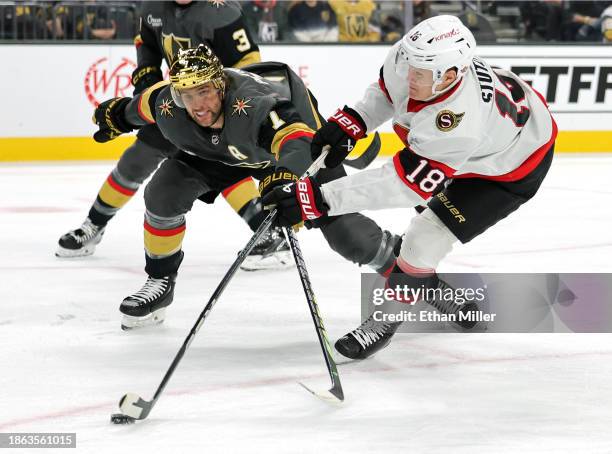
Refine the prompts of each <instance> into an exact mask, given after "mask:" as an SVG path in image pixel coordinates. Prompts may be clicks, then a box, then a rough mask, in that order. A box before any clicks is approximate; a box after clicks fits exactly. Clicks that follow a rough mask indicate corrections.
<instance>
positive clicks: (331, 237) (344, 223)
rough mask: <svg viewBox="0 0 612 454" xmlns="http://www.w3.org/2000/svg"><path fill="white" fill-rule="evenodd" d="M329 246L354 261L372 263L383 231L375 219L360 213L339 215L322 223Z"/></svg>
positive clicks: (361, 263) (360, 263)
mask: <svg viewBox="0 0 612 454" xmlns="http://www.w3.org/2000/svg"><path fill="white" fill-rule="evenodd" d="M321 231H322V232H323V236H324V237H325V239H326V240H327V242H328V244H329V246H330V247H331V248H332V250H334V251H335V252H337V253H338V254H340V255H341V256H342V257H344V258H345V259H347V260H350V261H351V262H353V263H358V264H359V265H364V264H368V263H370V262H371V261H372V260H373V259H374V257H375V256H376V253H377V251H378V249H379V246H380V243H381V239H382V238H383V232H382V230H381V229H380V227H378V225H376V223H375V222H374V221H372V220H371V219H369V218H366V217H365V216H363V215H360V214H348V215H343V216H338V217H337V218H335V219H333V220H332V221H331V222H329V223H325V224H323V225H321Z"/></svg>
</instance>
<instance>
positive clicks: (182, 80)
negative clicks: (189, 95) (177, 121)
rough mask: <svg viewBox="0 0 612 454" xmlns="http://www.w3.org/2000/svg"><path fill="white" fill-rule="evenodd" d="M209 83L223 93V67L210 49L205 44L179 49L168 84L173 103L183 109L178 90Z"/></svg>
mask: <svg viewBox="0 0 612 454" xmlns="http://www.w3.org/2000/svg"><path fill="white" fill-rule="evenodd" d="M208 82H211V83H212V84H213V86H214V87H215V88H217V89H218V90H221V92H222V93H223V92H224V91H225V81H224V79H223V65H222V64H221V61H219V59H218V58H217V56H216V55H215V54H214V52H213V51H212V49H211V48H210V47H208V46H206V45H205V44H200V45H199V46H198V47H195V48H189V49H180V50H179V51H178V55H177V57H176V60H175V61H174V63H173V64H172V66H171V67H170V83H171V85H172V87H171V88H172V97H173V98H174V102H175V103H176V104H177V105H178V106H179V107H183V103H182V101H181V100H180V95H179V92H180V90H185V89H188V88H195V87H199V86H200V85H204V84H205V83H208Z"/></svg>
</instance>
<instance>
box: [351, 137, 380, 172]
mask: <svg viewBox="0 0 612 454" xmlns="http://www.w3.org/2000/svg"><path fill="white" fill-rule="evenodd" d="M380 145H381V142H380V135H379V134H378V131H377V132H375V133H374V138H373V139H372V142H370V145H368V148H366V149H365V151H364V152H363V153H361V155H360V156H359V157H357V158H355V159H345V160H344V164H346V165H347V166H349V167H352V168H354V169H357V170H363V169H365V168H366V167H367V166H369V165H370V164H372V161H374V159H376V156H378V152H379V151H380Z"/></svg>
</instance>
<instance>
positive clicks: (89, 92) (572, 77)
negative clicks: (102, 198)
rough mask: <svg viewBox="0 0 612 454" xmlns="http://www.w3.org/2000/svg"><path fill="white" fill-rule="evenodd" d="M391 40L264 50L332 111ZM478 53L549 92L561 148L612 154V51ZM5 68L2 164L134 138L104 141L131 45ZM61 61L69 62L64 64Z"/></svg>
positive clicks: (18, 56)
mask: <svg viewBox="0 0 612 454" xmlns="http://www.w3.org/2000/svg"><path fill="white" fill-rule="evenodd" d="M387 51H388V46H379V45H374V46H339V45H330V46H328V45H325V46H314V45H300V46H295V45H294V46H292V45H278V46H262V49H261V52H262V56H263V58H264V59H266V60H280V61H284V62H287V63H289V64H290V65H291V67H292V68H293V69H294V71H295V72H296V73H298V74H299V75H300V76H301V77H302V78H303V80H304V81H305V82H306V84H307V85H308V87H309V88H310V89H311V91H312V92H313V93H314V94H315V96H316V97H317V99H318V101H319V107H320V110H321V112H322V114H323V115H325V116H327V115H330V114H331V113H332V112H333V111H334V110H335V109H336V108H337V107H339V106H342V105H344V104H349V105H350V104H352V103H354V102H355V101H357V100H358V99H360V97H361V96H362V94H363V92H364V89H365V88H366V87H367V85H368V84H370V83H373V82H376V81H377V78H378V71H379V68H380V66H381V65H382V62H383V61H384V59H385V56H386V53H387ZM478 54H479V55H480V56H482V57H484V58H486V59H487V60H488V61H489V62H490V63H491V64H493V65H495V66H499V67H502V68H507V69H511V70H513V71H514V72H516V73H518V74H519V75H521V77H523V78H524V79H525V80H527V81H529V82H531V83H532V85H533V87H534V88H536V89H537V90H538V91H539V92H540V93H542V94H543V95H544V96H545V97H546V99H547V101H548V103H549V105H550V108H551V111H552V112H553V114H554V116H555V119H556V120H557V123H558V125H559V129H560V133H559V138H558V141H557V146H556V151H557V152H589V153H592V152H611V151H612V130H611V128H610V124H612V47H610V46H482V47H480V48H479V51H478ZM0 57H1V58H2V59H3V61H15V62H21V63H20V64H19V65H14V66H12V68H11V71H3V72H1V73H0V82H2V86H4V87H10V88H8V89H7V90H5V93H4V98H5V99H6V98H8V103H6V102H5V105H8V106H10V110H9V112H10V113H9V114H7V115H3V121H2V122H0V161H25V160H28V161H31V160H82V159H114V158H116V157H118V156H119V155H120V154H121V152H122V151H123V150H124V149H125V148H126V146H127V145H128V144H129V143H131V141H133V140H134V138H133V136H126V137H122V138H120V139H117V140H115V141H113V142H111V143H108V144H104V145H98V144H95V143H94V142H93V140H92V139H91V138H90V136H91V134H93V132H94V126H93V124H92V123H91V115H92V112H93V108H94V105H95V104H96V103H97V102H100V101H103V100H105V99H108V98H111V97H115V96H131V94H132V90H131V85H130V75H131V73H132V71H133V70H134V68H135V66H136V63H135V52H134V49H133V47H132V46H128V45H106V44H101V45H4V46H2V47H0ZM58 63H59V64H58ZM380 131H381V135H382V138H383V150H382V154H383V155H392V154H394V153H395V152H397V151H398V150H399V149H401V148H402V145H401V143H400V141H399V139H398V138H397V137H395V135H394V134H393V132H392V129H391V126H390V124H385V125H383V126H382V127H381V129H380Z"/></svg>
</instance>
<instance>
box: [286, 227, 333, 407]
mask: <svg viewBox="0 0 612 454" xmlns="http://www.w3.org/2000/svg"><path fill="white" fill-rule="evenodd" d="M285 234H286V235H287V238H288V239H289V245H290V246H291V252H292V253H293V258H294V259H295V266H296V267H297V269H298V274H299V275H300V281H301V282H302V287H303V288H304V294H305V295H306V301H308V308H309V309H310V315H311V316H312V321H313V322H314V325H315V329H316V331H317V337H318V338H319V343H320V344H321V349H322V350H323V356H324V358H325V364H326V365H327V371H328V372H329V377H330V379H331V383H332V387H331V388H330V389H329V390H328V391H314V390H312V389H310V388H309V387H308V386H306V385H305V384H304V383H301V382H300V385H302V386H303V387H304V388H305V389H306V390H307V391H309V392H311V393H312V394H314V395H315V396H317V397H319V398H320V399H323V400H325V401H331V402H342V401H343V400H344V391H343V390H342V384H341V383H340V375H339V374H338V368H337V367H336V362H335V361H334V358H333V356H332V347H331V344H330V343H329V339H328V338H327V331H326V330H325V326H324V325H323V319H322V318H321V314H320V313H319V306H318V305H317V300H316V299H315V295H314V291H313V290H312V285H311V284H310V278H309V277H308V270H306V262H305V261H304V257H303V256H302V250H301V249H300V243H299V242H298V239H297V237H296V236H295V234H294V233H293V231H292V229H291V228H285Z"/></svg>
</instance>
